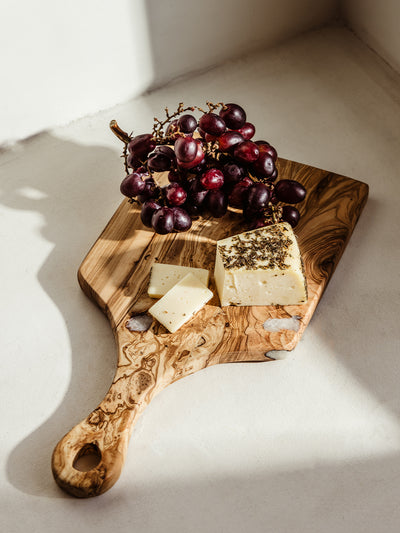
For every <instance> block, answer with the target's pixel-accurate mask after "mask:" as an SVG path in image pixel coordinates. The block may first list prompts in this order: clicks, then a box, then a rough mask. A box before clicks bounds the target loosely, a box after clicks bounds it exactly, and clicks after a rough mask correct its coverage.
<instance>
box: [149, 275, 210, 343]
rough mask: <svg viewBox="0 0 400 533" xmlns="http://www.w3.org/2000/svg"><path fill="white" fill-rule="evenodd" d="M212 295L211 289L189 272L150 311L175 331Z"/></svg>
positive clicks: (169, 328)
mask: <svg viewBox="0 0 400 533" xmlns="http://www.w3.org/2000/svg"><path fill="white" fill-rule="evenodd" d="M212 296H213V293H212V292H211V291H210V289H208V288H207V287H206V286H205V285H204V284H203V283H201V281H199V279H198V278H196V276H194V275H193V274H191V273H189V274H187V275H186V276H185V277H184V278H182V279H181V280H180V281H179V282H178V283H177V284H176V285H174V286H173V287H172V289H170V290H169V291H168V292H167V293H166V294H165V295H164V296H163V297H162V298H161V299H160V300H158V302H156V303H155V304H154V305H153V306H152V307H150V309H149V313H150V314H151V315H152V316H153V317H154V318H155V319H157V320H158V321H159V322H161V324H162V325H163V326H165V327H166V328H167V329H168V330H169V331H170V332H171V333H174V332H175V331H177V330H178V329H179V328H180V327H181V326H182V325H183V324H184V323H185V322H187V321H188V320H189V319H190V318H191V317H192V316H193V315H194V314H195V313H197V311H199V310H200V309H201V308H202V307H203V306H204V305H205V304H206V303H207V302H208V301H209V300H211V298H212Z"/></svg>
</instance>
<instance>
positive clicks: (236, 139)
mask: <svg viewBox="0 0 400 533" xmlns="http://www.w3.org/2000/svg"><path fill="white" fill-rule="evenodd" d="M243 141H244V138H243V137H242V135H240V133H238V132H237V131H226V132H225V133H223V134H222V135H221V137H218V145H219V149H220V150H221V151H222V152H227V151H228V150H229V149H230V148H232V147H233V146H235V145H236V144H239V143H241V142H243Z"/></svg>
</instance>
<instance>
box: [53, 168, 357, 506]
mask: <svg viewBox="0 0 400 533" xmlns="http://www.w3.org/2000/svg"><path fill="white" fill-rule="evenodd" d="M278 169H279V176H280V178H289V179H296V180H297V181H299V182H300V183H302V184H303V185H304V186H305V187H306V189H307V196H306V199H305V200H304V201H303V202H302V203H301V204H299V210H300V213H301V215H302V216H301V219H300V222H299V224H298V226H297V227H296V228H295V233H296V235H297V238H298V242H299V246H300V250H301V253H302V257H303V260H304V266H305V273H306V277H307V283H308V292H309V299H308V302H307V303H306V304H303V305H295V306H285V307H282V306H276V307H272V306H270V307H255V306H254V307H232V306H230V307H224V308H221V307H219V300H218V296H217V292H216V289H215V284H214V280H213V277H212V276H211V281H210V288H211V289H212V290H213V292H214V298H213V299H212V300H211V301H210V302H209V303H208V305H206V306H205V307H204V308H203V309H202V310H201V311H199V312H198V313H197V314H196V315H195V316H194V317H193V318H192V319H191V320H190V321H189V322H187V323H186V324H185V325H184V326H182V327H181V328H180V329H179V330H178V331H177V332H176V333H173V334H171V333H169V332H168V331H167V330H166V329H165V328H164V327H163V326H161V325H160V324H159V323H157V322H156V321H153V323H152V325H151V327H150V329H149V330H147V331H145V332H131V331H130V330H129V329H128V328H127V326H126V324H127V321H128V320H129V319H130V318H131V317H132V316H135V315H140V314H143V313H146V311H147V310H148V309H149V307H150V306H151V305H152V303H154V301H155V300H152V299H151V298H149V297H148V296H147V286H148V281H149V275H150V269H151V266H152V264H153V263H154V262H162V263H171V264H181V265H187V266H195V267H202V268H207V269H209V270H210V271H211V273H212V272H213V269H214V260H215V243H216V241H217V240H218V239H221V238H224V237H227V236H230V235H234V234H236V233H241V232H242V231H245V230H246V229H247V228H246V226H245V225H244V222H243V218H242V216H241V215H240V214H239V213H237V212H233V211H232V212H228V213H227V214H226V215H225V216H224V217H222V218H220V219H215V218H200V219H198V220H197V221H195V222H194V223H193V226H192V228H191V229H190V231H188V232H186V233H173V234H169V235H165V236H162V235H156V234H154V233H153V231H152V230H151V229H149V228H146V227H145V226H143V224H142V223H141V221H140V217H139V210H138V208H137V207H135V206H134V205H133V204H131V203H129V201H128V200H125V201H123V202H122V203H121V205H120V206H119V208H118V209H117V211H116V212H115V214H114V216H113V217H112V219H111V220H110V222H109V223H108V225H107V226H106V228H105V229H104V231H103V233H102V234H101V235H100V237H99V239H98V240H97V241H96V243H95V244H94V246H93V247H92V249H91V250H90V251H89V253H88V255H87V256H86V258H85V259H84V261H83V263H82V265H81V266H80V269H79V272H78V279H79V283H80V285H81V287H82V290H83V291H84V293H85V294H86V295H87V296H88V297H89V298H90V299H92V300H93V301H94V302H95V303H96V304H97V305H98V306H99V307H100V308H101V309H102V310H103V311H104V313H105V314H106V315H107V317H108V318H109V320H110V323H111V327H112V329H113V332H114V335H115V339H116V343H117V347H118V364H117V370H116V374H115V378H114V380H113V382H112V384H111V386H110V389H109V391H108V392H107V394H106V396H105V398H104V400H103V401H102V402H101V403H100V405H99V406H98V407H96V409H94V411H93V412H92V413H90V414H89V416H88V417H87V418H86V419H85V420H83V421H82V422H81V423H80V424H78V425H77V426H75V427H74V428H73V429H72V430H71V431H70V432H69V433H67V434H66V435H65V436H64V437H63V438H62V439H61V440H60V442H59V443H58V444H57V446H56V448H55V450H54V452H53V457H52V470H53V475H54V478H55V480H56V482H57V483H58V485H59V486H60V487H61V488H62V489H64V490H65V491H66V492H68V493H70V494H72V495H74V496H77V497H88V496H96V495H98V494H101V493H103V492H105V491H106V490H108V489H109V488H110V487H111V486H112V485H113V484H114V483H115V482H116V481H117V479H118V477H119V475H120V473H121V469H122V466H123V463H124V459H125V455H126V453H127V448H128V442H129V437H130V435H131V432H132V429H133V426H134V424H135V422H136V420H137V419H138V417H139V415H140V414H141V413H142V411H143V410H144V408H145V407H146V405H147V404H148V403H149V402H150V400H151V399H152V398H153V397H154V396H155V395H156V394H157V393H158V392H160V391H161V390H162V389H164V388H165V387H166V386H168V385H169V384H171V383H173V382H174V381H177V380H178V379H180V378H183V377H185V376H187V375H189V374H192V373H194V372H196V371H198V370H201V369H203V368H206V367H208V366H211V365H215V364H218V363H232V362H246V361H247V362H249V361H268V360H271V359H272V358H273V354H271V353H270V352H272V351H274V350H292V349H293V348H294V347H295V346H296V344H297V343H298V341H299V339H300V337H301V335H302V334H303V332H304V330H305V328H306V326H307V324H308V323H309V321H310V319H311V317H312V315H313V313H314V311H315V308H316V306H317V304H318V302H319V300H320V298H321V296H322V293H323V291H324V289H325V287H326V285H327V283H328V281H329V279H330V277H331V276H332V273H333V271H334V269H335V267H336V265H337V264H338V261H339V259H340V257H341V255H342V253H343V251H344V249H345V247H346V245H347V243H348V240H349V238H350V236H351V234H352V231H353V229H354V226H355V224H356V223H357V220H358V218H359V216H360V213H361V211H362V209H363V207H364V205H365V203H366V200H367V197H368V186H367V185H366V184H365V183H362V182H360V181H356V180H353V179H350V178H347V177H344V176H340V175H337V174H334V173H332V172H328V171H325V170H320V169H317V168H314V167H310V166H307V165H303V164H300V163H295V162H293V161H288V160H283V159H280V160H279V161H278ZM290 317H296V319H297V320H298V322H297V324H298V325H299V328H298V330H297V331H295V330H294V329H281V330H280V331H276V332H269V331H266V329H264V327H263V324H264V323H265V321H266V320H267V319H270V318H290ZM85 455H90V456H94V459H95V462H96V463H97V464H96V466H94V467H93V468H91V469H90V470H88V471H82V469H78V467H77V465H78V463H79V461H78V459H80V458H81V457H82V456H85Z"/></svg>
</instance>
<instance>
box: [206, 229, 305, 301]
mask: <svg viewBox="0 0 400 533" xmlns="http://www.w3.org/2000/svg"><path fill="white" fill-rule="evenodd" d="M214 275H215V282H216V285H217V290H218V294H219V298H220V301H221V305H222V306H225V305H295V304H301V303H304V302H306V301H307V283H306V279H305V276H304V270H303V263H302V260H301V256H300V250H299V247H298V244H297V240H296V236H295V234H294V233H293V230H292V227H291V226H290V224H288V223H287V222H282V223H279V224H274V225H271V226H266V227H263V228H258V229H255V230H252V231H247V232H244V233H241V234H239V235H234V236H233V237H228V238H226V239H223V240H220V241H218V242H217V254H216V260H215V272H214Z"/></svg>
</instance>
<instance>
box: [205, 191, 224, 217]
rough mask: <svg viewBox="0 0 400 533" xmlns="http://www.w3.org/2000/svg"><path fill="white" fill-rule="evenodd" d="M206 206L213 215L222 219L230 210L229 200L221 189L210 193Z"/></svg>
mask: <svg viewBox="0 0 400 533" xmlns="http://www.w3.org/2000/svg"><path fill="white" fill-rule="evenodd" d="M206 204H207V209H208V210H209V211H210V213H211V215H212V216H213V217H215V218H220V217H222V216H224V215H225V213H226V211H227V209H228V198H227V196H226V194H225V193H224V191H222V190H221V189H218V190H213V191H209V193H208V195H207V200H206Z"/></svg>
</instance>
